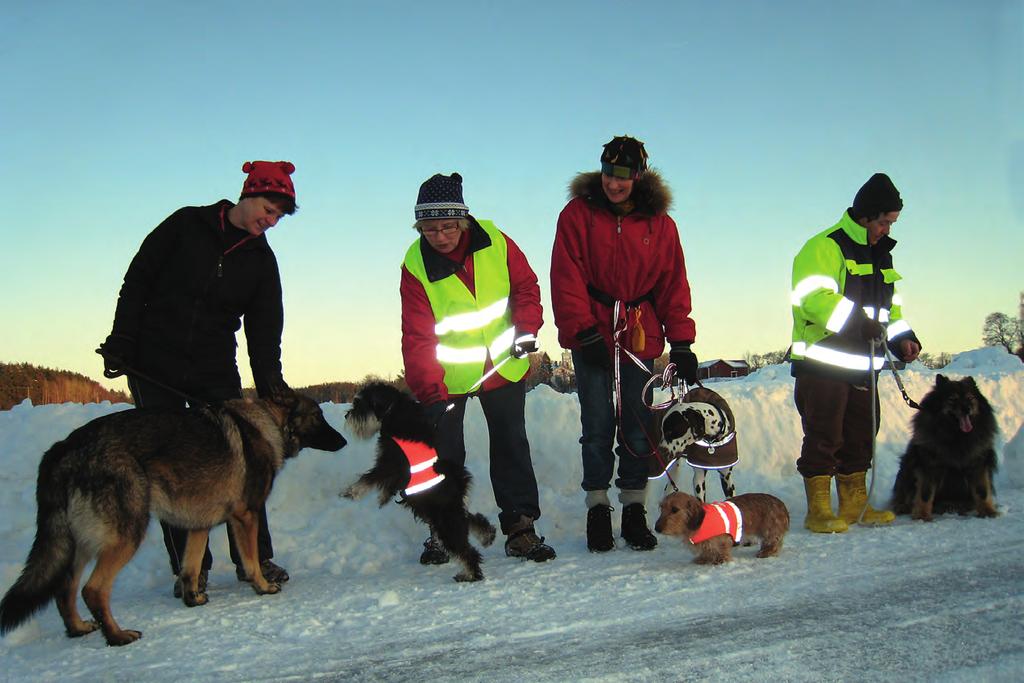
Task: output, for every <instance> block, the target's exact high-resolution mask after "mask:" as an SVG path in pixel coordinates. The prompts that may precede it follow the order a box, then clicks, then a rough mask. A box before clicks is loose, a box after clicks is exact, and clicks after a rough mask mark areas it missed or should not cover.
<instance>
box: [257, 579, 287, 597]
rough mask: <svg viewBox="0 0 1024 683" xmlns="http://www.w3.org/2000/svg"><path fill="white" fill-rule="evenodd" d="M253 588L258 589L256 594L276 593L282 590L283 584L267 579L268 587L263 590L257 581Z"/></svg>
mask: <svg viewBox="0 0 1024 683" xmlns="http://www.w3.org/2000/svg"><path fill="white" fill-rule="evenodd" d="M252 589H253V590H254V591H256V595H276V594H278V593H280V592H281V584H279V583H277V582H274V581H267V587H266V588H264V589H262V590H261V589H260V587H259V586H257V585H256V582H253V584H252Z"/></svg>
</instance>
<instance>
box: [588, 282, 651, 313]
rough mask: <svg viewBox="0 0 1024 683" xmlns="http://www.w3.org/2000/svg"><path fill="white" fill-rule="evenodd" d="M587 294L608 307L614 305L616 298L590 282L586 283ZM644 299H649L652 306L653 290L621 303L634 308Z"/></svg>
mask: <svg viewBox="0 0 1024 683" xmlns="http://www.w3.org/2000/svg"><path fill="white" fill-rule="evenodd" d="M587 294H589V295H590V298H591V299H593V300H594V301H596V302H598V303H600V304H604V305H605V306H608V307H609V308H611V307H613V306H614V305H615V301H616V300H615V298H614V297H612V295H611V294H607V293H605V292H602V291H601V290H600V289H598V288H597V287H595V286H594V285H592V284H590V283H587ZM645 301H649V302H650V303H651V305H652V306H653V305H654V290H653V289H652V290H651V291H649V292H647V293H646V294H644V295H643V296H639V297H637V298H635V299H633V300H632V301H625V302H623V303H624V304H625V306H626V308H636V307H637V306H639V305H640V304H642V303H643V302H645Z"/></svg>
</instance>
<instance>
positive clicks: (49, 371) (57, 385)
mask: <svg viewBox="0 0 1024 683" xmlns="http://www.w3.org/2000/svg"><path fill="white" fill-rule="evenodd" d="M530 369H531V372H530V374H529V376H528V377H527V379H526V384H527V388H528V389H532V388H533V387H535V386H537V385H538V384H548V385H551V386H552V387H553V388H554V389H555V390H556V391H559V392H563V393H564V392H566V391H572V390H573V389H575V381H573V379H574V378H571V377H570V378H569V379H568V380H566V379H565V378H564V377H563V378H559V377H557V376H553V373H552V369H553V366H552V363H551V359H550V358H549V357H548V354H547V353H532V354H530ZM560 380H561V381H560ZM370 381H382V382H387V383H388V384H392V385H394V386H396V387H398V388H399V389H402V390H403V391H408V390H409V385H408V384H406V382H405V375H404V373H403V374H399V375H398V376H397V377H394V378H386V377H380V376H377V375H367V376H366V377H364V378H363V379H361V380H359V381H355V382H353V381H341V382H323V383H320V384H313V385H310V386H305V387H293V388H294V389H295V390H296V391H298V392H301V393H303V394H305V395H307V396H309V397H310V398H312V399H313V400H314V401H316V402H317V403H351V402H352V398H353V397H354V396H355V394H356V392H357V391H358V390H359V388H360V387H361V386H363V385H364V384H366V383H367V382H370ZM242 394H243V396H244V397H245V398H256V397H257V396H256V390H255V389H253V388H251V387H250V388H246V389H243V390H242ZM26 398H27V399H30V400H31V401H32V405H37V406H38V405H46V404H49V403H69V402H70V403H100V402H102V401H110V402H111V403H129V404H131V403H134V402H133V401H132V397H131V395H130V394H128V393H126V392H123V391H115V390H111V389H107V388H105V387H103V385H101V384H100V383H99V382H97V381H96V380H93V379H90V378H88V377H86V376H85V375H82V374H79V373H77V372H72V371H70V370H58V369H54V368H46V367H39V366H36V365H32V364H31V363H3V362H0V410H10V409H11V408H12V407H14V406H16V405H18V404H19V403H21V402H22V401H24V400H25V399H26Z"/></svg>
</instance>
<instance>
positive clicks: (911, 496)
mask: <svg viewBox="0 0 1024 683" xmlns="http://www.w3.org/2000/svg"><path fill="white" fill-rule="evenodd" d="M997 430H998V428H997V426H996V419H995V415H994V413H993V411H992V406H991V405H990V404H989V402H988V401H987V400H986V399H985V396H984V395H982V393H981V391H980V390H979V389H978V385H977V384H976V383H975V381H974V378H973V377H965V378H964V379H961V380H956V381H954V380H951V379H949V378H947V377H945V376H943V375H937V376H936V377H935V386H934V388H932V390H931V391H929V392H928V394H927V395H926V396H925V397H924V398H923V399H922V400H921V409H920V410H919V411H918V412H917V414H916V415H914V431H913V435H912V436H911V438H910V443H909V444H908V445H907V450H906V452H905V453H904V454H903V457H902V458H900V469H899V472H898V473H897V475H896V483H895V484H894V485H893V490H892V507H893V510H894V511H895V512H896V514H907V513H910V516H911V517H913V518H914V519H921V520H924V521H926V522H928V521H931V520H932V515H933V514H943V513H946V512H956V513H958V514H961V515H964V514H967V513H969V512H970V511H971V510H974V511H975V512H977V513H978V516H979V517H995V516H997V515H998V514H999V512H998V511H997V510H996V503H995V488H994V486H993V484H992V475H993V474H995V472H996V466H997V465H996V452H995V449H994V448H993V441H994V439H995V436H996V433H997Z"/></svg>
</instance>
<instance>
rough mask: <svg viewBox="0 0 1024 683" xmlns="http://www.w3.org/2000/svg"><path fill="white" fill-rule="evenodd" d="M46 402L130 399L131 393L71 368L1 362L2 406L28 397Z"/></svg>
mask: <svg viewBox="0 0 1024 683" xmlns="http://www.w3.org/2000/svg"><path fill="white" fill-rule="evenodd" d="M26 398H27V399H29V400H31V401H32V404H33V405H37V406H38V405H45V404H47V403H100V402H102V401H110V402H111V403H131V402H132V399H131V396H129V395H128V394H126V393H125V392H123V391H113V390H111V389H107V388H105V387H103V386H102V385H101V384H100V383H99V382H97V381H96V380H93V379H89V378H88V377H86V376H85V375H81V374H79V373H77V372H71V371H70V370H56V369H53V368H43V367H38V366H35V365H32V364H31V363H0V410H10V409H11V408H12V407H13V406H16V405H18V404H19V403H21V402H22V401H24V400H25V399H26Z"/></svg>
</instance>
